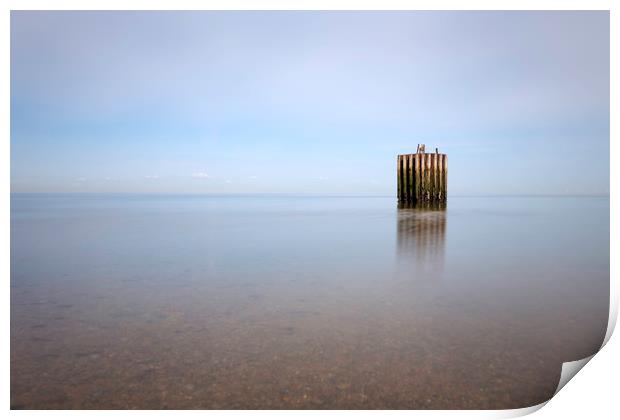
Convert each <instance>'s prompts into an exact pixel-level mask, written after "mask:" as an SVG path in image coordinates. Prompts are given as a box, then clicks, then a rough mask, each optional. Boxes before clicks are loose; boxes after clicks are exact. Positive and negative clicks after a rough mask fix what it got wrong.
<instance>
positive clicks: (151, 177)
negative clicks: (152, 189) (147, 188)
mask: <svg viewBox="0 0 620 420" xmlns="http://www.w3.org/2000/svg"><path fill="white" fill-rule="evenodd" d="M144 178H146V179H159V175H144Z"/></svg>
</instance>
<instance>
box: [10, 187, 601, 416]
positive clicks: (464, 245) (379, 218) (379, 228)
mask: <svg viewBox="0 0 620 420" xmlns="http://www.w3.org/2000/svg"><path fill="white" fill-rule="evenodd" d="M608 308H609V199H608V198H583V197H582V198H576V197H574V198H571V197H563V198H550V197H537V198H525V197H494V198H488V197H487V198H482V197H469V198H465V197H452V198H450V199H449V203H448V207H447V209H446V210H416V209H397V206H396V203H395V200H394V199H393V198H391V197H370V198H363V197H348V198H343V197H296V196H175V195H111V194H110V195H88V194H74V195H71V194H67V195H62V194H13V195H12V196H11V405H12V407H13V408H84V409H89V408H111V409H113V408H152V409H157V408H392V409H400V408H517V407H524V406H530V405H533V404H537V403H539V402H542V401H545V400H547V399H548V398H550V397H551V396H552V395H553V392H554V390H555V388H556V386H557V383H558V381H559V377H560V371H561V364H562V362H564V361H569V360H575V359H580V358H583V357H586V356H588V355H591V354H592V353H594V352H595V351H596V350H598V348H599V347H600V345H601V343H602V340H603V337H604V335H605V330H606V326H607V316H608Z"/></svg>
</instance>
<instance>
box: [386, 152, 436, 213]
mask: <svg viewBox="0 0 620 420" xmlns="http://www.w3.org/2000/svg"><path fill="white" fill-rule="evenodd" d="M425 148H426V147H425V145H424V144H418V148H417V151H416V152H417V153H414V154H407V155H398V157H397V159H396V177H397V196H398V202H399V203H401V204H408V203H411V204H417V203H423V202H424V203H439V204H441V203H445V201H446V199H447V197H448V156H447V155H445V154H442V153H439V150H438V149H435V152H434V153H432V152H431V153H426V151H425Z"/></svg>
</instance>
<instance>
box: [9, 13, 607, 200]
mask: <svg viewBox="0 0 620 420" xmlns="http://www.w3.org/2000/svg"><path fill="white" fill-rule="evenodd" d="M609 117H610V114H609V12H607V11H573V12H566V11H545V12H525V11H524V12H514V11H510V12H477V11H469V12H436V11H429V12H419V11H416V12H402V11H399V12H270V11H264V12H196V11H189V12H131V11H123V12H64V11H57V12H27V11H13V12H11V192H15V193H20V192H58V193H68V192H92V193H103V192H112V193H181V194H187V193H190V194H202V193H213V194H239V193H250V194H251V193H289V194H324V195H338V194H351V195H383V196H385V195H391V194H394V192H395V188H396V170H395V169H396V168H395V163H396V155H397V154H401V153H414V152H415V149H416V146H417V144H418V143H425V144H426V145H427V149H430V150H434V148H435V147H439V149H440V151H441V152H443V153H447V154H448V156H449V184H448V185H449V195H451V196H472V195H485V196H487V195H488V196H493V195H596V196H601V195H602V196H607V195H609ZM592 155H598V156H599V157H598V158H595V159H594V160H591V161H589V162H588V161H586V157H591V156H592Z"/></svg>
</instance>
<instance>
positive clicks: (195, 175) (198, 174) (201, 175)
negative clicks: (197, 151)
mask: <svg viewBox="0 0 620 420" xmlns="http://www.w3.org/2000/svg"><path fill="white" fill-rule="evenodd" d="M192 178H196V179H207V178H211V176H210V175H209V174H208V173H206V172H205V171H201V172H194V173H193V174H192Z"/></svg>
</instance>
